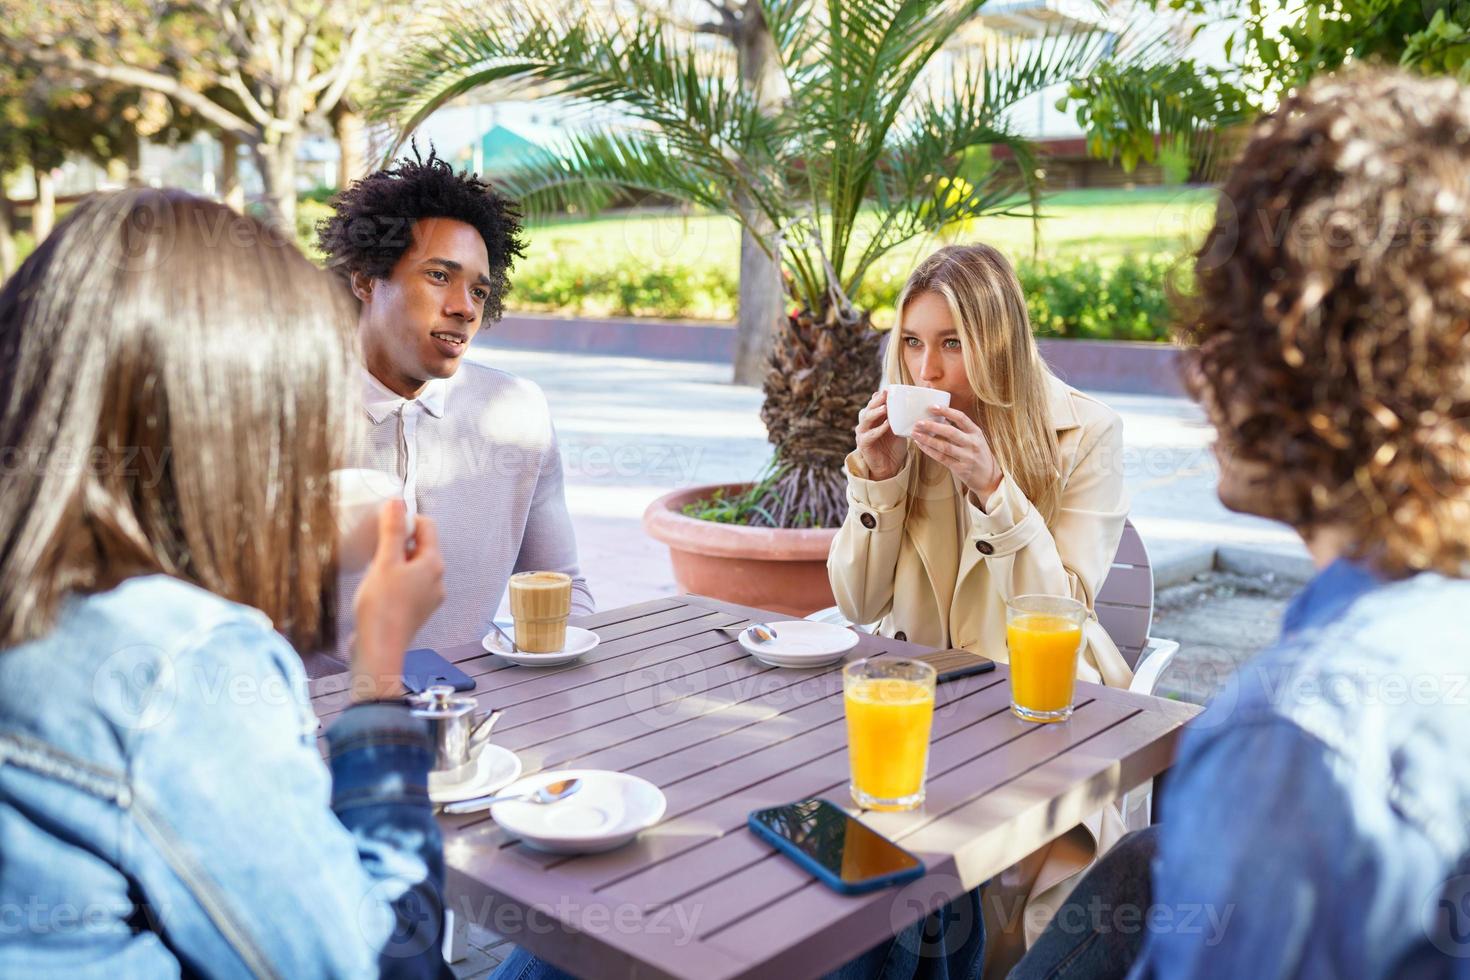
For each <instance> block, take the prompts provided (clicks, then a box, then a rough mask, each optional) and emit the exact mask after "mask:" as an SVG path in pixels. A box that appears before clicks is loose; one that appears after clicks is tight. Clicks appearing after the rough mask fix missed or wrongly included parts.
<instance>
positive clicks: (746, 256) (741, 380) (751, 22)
mask: <svg viewBox="0 0 1470 980" xmlns="http://www.w3.org/2000/svg"><path fill="white" fill-rule="evenodd" d="M734 42H735V51H736V61H737V67H738V71H739V76H740V85H741V87H742V88H744V89H745V90H746V91H747V92H750V93H752V94H753V95H754V96H755V99H756V103H757V105H759V106H761V107H762V108H763V109H770V110H771V111H775V109H776V108H777V107H778V106H779V104H780V101H781V99H782V98H783V97H784V94H785V93H784V91H783V90H784V79H783V77H782V75H781V66H780V61H779V54H778V52H777V51H776V42H775V39H774V38H772V37H771V32H770V29H769V28H768V27H767V26H766V20H765V16H764V15H763V14H762V13H761V8H760V5H759V4H756V3H748V4H746V5H745V9H744V13H743V14H742V15H741V19H740V24H739V27H738V29H737V33H736V35H735V38H734ZM756 224H757V225H758V227H759V228H760V230H761V231H762V232H763V233H764V235H763V237H765V238H766V239H767V242H768V243H769V246H770V248H771V251H772V252H773V253H774V256H775V257H774V258H773V257H772V256H769V255H767V254H766V253H765V251H764V250H763V249H762V248H761V247H760V245H759V244H758V241H757V238H756V236H755V235H754V234H752V233H751V232H750V230H749V229H745V228H742V230H741V234H740V295H739V314H738V316H739V319H738V321H737V323H736V327H735V364H734V368H735V371H734V381H735V383H736V384H747V385H756V384H760V383H761V380H762V379H763V378H764V377H765V376H766V371H767V370H768V369H769V361H770V357H771V343H772V338H773V337H774V335H775V332H776V329H777V326H778V324H779V323H780V321H781V319H782V317H781V305H782V299H783V297H782V289H781V259H780V255H781V243H780V240H779V238H777V237H776V235H775V229H774V228H773V227H772V226H771V225H770V223H769V221H765V220H761V221H758V222H756Z"/></svg>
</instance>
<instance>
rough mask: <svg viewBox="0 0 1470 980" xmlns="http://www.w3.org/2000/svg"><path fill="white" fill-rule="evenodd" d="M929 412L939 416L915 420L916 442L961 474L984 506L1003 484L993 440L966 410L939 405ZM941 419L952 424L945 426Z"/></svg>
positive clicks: (965, 483) (955, 472)
mask: <svg viewBox="0 0 1470 980" xmlns="http://www.w3.org/2000/svg"><path fill="white" fill-rule="evenodd" d="M929 412H930V413H931V414H932V415H934V416H936V417H935V418H928V419H920V420H919V421H918V422H915V423H914V442H916V443H918V445H919V449H921V450H922V451H923V452H924V453H925V454H926V455H928V456H930V457H931V458H933V459H934V460H936V461H938V462H940V463H943V464H944V465H945V466H946V467H947V468H948V469H949V471H950V472H951V473H953V474H954V475H955V476H957V477H959V478H960V482H961V483H963V484H964V485H965V487H966V489H968V490H969V491H970V492H971V493H973V494H974V495H975V497H976V499H977V500H979V501H980V503H981V505H982V506H983V505H984V503H985V501H987V500H989V499H990V495H991V494H993V493H995V490H996V488H997V487H999V486H1000V479H1001V476H1002V473H1001V470H1000V464H999V463H997V462H996V461H995V454H994V453H992V452H991V451H990V441H989V440H987V439H986V438H985V433H984V432H981V431H980V426H978V425H976V424H975V420H974V419H972V418H970V417H969V416H968V415H966V414H965V413H964V412H958V411H955V410H954V409H952V408H942V407H940V406H938V405H935V406H932V407H931V408H930V409H929ZM941 419H947V420H949V422H950V423H951V424H950V425H945V424H944V422H942V421H940V420H941Z"/></svg>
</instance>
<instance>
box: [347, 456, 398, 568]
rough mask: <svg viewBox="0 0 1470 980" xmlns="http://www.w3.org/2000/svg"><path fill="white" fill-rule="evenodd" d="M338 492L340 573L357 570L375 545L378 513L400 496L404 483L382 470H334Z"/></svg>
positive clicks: (364, 565) (371, 554)
mask: <svg viewBox="0 0 1470 980" xmlns="http://www.w3.org/2000/svg"><path fill="white" fill-rule="evenodd" d="M332 482H333V484H335V486H336V493H337V564H338V566H339V568H340V570H341V571H343V572H360V571H362V570H363V569H364V568H366V567H367V566H368V563H369V562H371V561H372V560H373V552H374V551H376V550H377V548H378V513H379V512H380V511H381V510H382V509H383V505H384V504H385V503H387V502H388V501H390V500H397V499H399V498H400V497H402V496H403V484H402V483H401V482H400V481H399V480H398V478H397V477H395V476H393V474H391V473H384V472H383V471H382V470H366V469H350V470H335V471H333V473H332Z"/></svg>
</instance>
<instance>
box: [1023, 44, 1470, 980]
mask: <svg viewBox="0 0 1470 980" xmlns="http://www.w3.org/2000/svg"><path fill="white" fill-rule="evenodd" d="M1196 274H1197V279H1198V289H1197V294H1196V296H1195V297H1194V299H1193V302H1192V306H1191V309H1190V310H1189V316H1188V318H1187V320H1186V321H1185V322H1186V327H1185V333H1186V339H1187V340H1188V341H1190V347H1189V349H1188V352H1187V354H1186V357H1185V363H1186V376H1187V378H1188V381H1189V384H1190V387H1191V389H1192V390H1193V392H1194V393H1195V395H1196V397H1197V398H1198V399H1199V401H1200V402H1201V404H1202V405H1203V406H1204V408H1205V410H1206V412H1207V413H1208V414H1209V416H1210V418H1211V420H1212V421H1213V422H1214V424H1215V427H1216V428H1217V430H1218V433H1219V437H1218V441H1217V443H1216V447H1215V452H1216V455H1217V457H1218V459H1219V463H1220V489H1219V492H1220V498H1221V500H1223V501H1224V502H1225V503H1226V505H1227V506H1229V507H1231V508H1233V509H1235V510H1239V511H1244V512H1248V513H1253V514H1259V515H1263V516H1266V517H1270V518H1274V519H1277V520H1281V521H1284V522H1286V523H1288V524H1290V525H1291V526H1292V527H1293V528H1295V529H1296V530H1297V531H1298V532H1299V533H1300V534H1301V536H1302V538H1303V540H1304V541H1305V542H1306V544H1307V547H1308V549H1309V550H1310V552H1311V554H1312V556H1313V558H1314V560H1315V563H1316V564H1317V566H1318V568H1319V572H1318V574H1317V576H1316V577H1315V578H1314V579H1313V580H1312V581H1311V583H1309V584H1308V585H1307V586H1306V588H1305V589H1304V590H1303V591H1302V592H1301V593H1300V594H1299V595H1297V596H1296V597H1295V599H1294V600H1293V601H1292V603H1291V605H1290V606H1289V608H1288V609H1287V611H1286V614H1285V616H1284V618H1283V622H1282V634H1281V638H1280V640H1279V641H1278V642H1277V643H1276V644H1275V645H1274V646H1273V647H1271V648H1270V649H1268V650H1266V651H1265V652H1263V653H1262V654H1260V655H1259V656H1258V657H1257V658H1256V659H1254V660H1252V661H1250V662H1248V663H1247V664H1245V665H1244V666H1242V667H1241V668H1240V670H1239V671H1238V672H1237V674H1236V675H1235V677H1234V678H1233V679H1232V680H1231V682H1230V683H1229V684H1228V685H1227V687H1226V688H1225V689H1224V691H1222V692H1221V693H1220V695H1218V696H1217V697H1216V699H1215V700H1214V702H1213V703H1212V704H1211V705H1210V707H1209V708H1208V709H1207V710H1206V712H1205V713H1204V714H1203V715H1201V716H1200V717H1199V718H1197V719H1196V720H1195V721H1194V722H1193V723H1192V724H1191V726H1190V727H1189V729H1188V730H1187V731H1186V733H1185V735H1184V737H1183V739H1182V741H1181V744H1180V748H1179V754H1178V758H1177V760H1176V763H1175V766H1174V769H1173V772H1172V775H1171V778H1170V779H1169V781H1168V782H1167V783H1166V786H1165V789H1164V791H1163V799H1162V820H1161V822H1160V823H1159V824H1157V825H1155V826H1154V827H1153V828H1150V830H1148V831H1145V832H1143V833H1141V834H1138V835H1133V836H1131V837H1129V838H1126V839H1125V840H1124V841H1123V842H1122V843H1120V844H1119V845H1118V846H1117V847H1116V848H1114V849H1113V851H1112V852H1110V853H1109V855H1108V856H1107V857H1105V858H1104V859H1103V860H1102V862H1100V863H1099V864H1098V865H1097V866H1096V867H1095V868H1094V870H1093V871H1092V872H1091V873H1090V874H1089V875H1088V877H1086V878H1085V879H1084V880H1083V881H1082V882H1081V883H1080V884H1079V886H1078V888H1077V889H1076V891H1074V892H1073V894H1072V896H1071V898H1070V900H1069V902H1068V903H1067V904H1066V905H1064V906H1063V907H1062V908H1061V909H1060V910H1059V911H1058V912H1057V915H1056V916H1055V917H1054V918H1053V920H1052V922H1051V924H1050V925H1049V926H1048V928H1047V931H1046V932H1045V933H1043V935H1042V937H1041V938H1040V940H1039V941H1038V942H1037V944H1036V945H1035V946H1034V947H1033V948H1032V950H1031V952H1030V953H1029V954H1028V956H1027V957H1026V959H1024V960H1023V961H1022V962H1021V964H1020V965H1019V966H1018V967H1017V968H1016V970H1015V971H1014V972H1013V973H1012V976H1013V977H1017V978H1031V977H1052V976H1058V975H1060V974H1063V973H1065V974H1066V975H1067V976H1075V977H1094V976H1122V975H1124V974H1127V975H1128V976H1133V977H1206V976H1208V977H1288V976H1292V977H1296V976H1303V977H1324V978H1326V977H1361V978H1374V977H1388V976H1409V975H1412V976H1436V977H1440V976H1446V977H1447V976H1464V975H1466V964H1467V963H1470V877H1467V875H1470V818H1467V814H1470V765H1467V764H1466V762H1465V758H1464V753H1465V746H1466V745H1470V704H1467V701H1470V685H1467V680H1470V673H1467V672H1470V643H1467V641H1466V638H1465V636H1466V633H1465V616H1466V610H1470V583H1467V582H1466V581H1465V577H1466V575H1467V571H1470V565H1467V560H1470V484H1467V482H1466V479H1467V476H1470V90H1467V89H1465V88H1463V87H1461V86H1459V85H1458V84H1456V83H1455V82H1454V81H1452V80H1448V79H1438V80H1425V79H1415V78H1410V77H1408V76H1405V75H1402V74H1397V73H1380V72H1368V73H1349V74H1347V75H1345V76H1342V77H1334V78H1326V79H1322V80H1319V81H1317V82H1314V83H1313V84H1311V85H1310V86H1308V87H1307V88H1306V89H1305V90H1304V91H1302V92H1300V93H1298V94H1296V95H1294V96H1292V97H1291V98H1289V99H1287V100H1286V101H1285V102H1284V103H1283V104H1282V105H1281V107H1280V108H1279V109H1278V110H1277V111H1276V112H1274V113H1272V114H1271V115H1270V116H1268V117H1267V118H1265V119H1264V120H1262V121H1261V122H1260V123H1259V124H1258V125H1257V126H1256V128H1255V131H1254V133H1253V135H1252V138H1251V140H1250V142H1249V145H1248V146H1247V147H1246V148H1245V151H1244V154H1243V156H1242V157H1241V159H1240V160H1239V162H1238V163H1237V165H1236V166H1235V168H1234V171H1233V173H1232V174H1231V176H1230V178H1229V180H1228V181H1227V183H1226V185H1225V188H1224V192H1223V194H1222V196H1221V200H1220V203H1219V209H1218V213H1217V218H1216V222H1215V225H1214V227H1213V228H1212V229H1211V231H1210V233H1209V235H1208V236H1207V238H1206V240H1205V242H1204V244H1203V246H1202V247H1201V248H1200V250H1199V253H1198V256H1197V259H1196Z"/></svg>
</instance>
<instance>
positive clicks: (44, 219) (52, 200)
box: [31, 166, 56, 245]
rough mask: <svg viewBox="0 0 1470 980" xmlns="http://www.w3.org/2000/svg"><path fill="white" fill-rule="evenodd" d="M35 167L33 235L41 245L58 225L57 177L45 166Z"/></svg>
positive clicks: (32, 209)
mask: <svg viewBox="0 0 1470 980" xmlns="http://www.w3.org/2000/svg"><path fill="white" fill-rule="evenodd" d="M33 169H34V171H35V174H36V202H35V204H33V205H31V236H32V237H34V238H35V239H36V244H37V245H39V244H41V242H42V241H43V240H45V238H46V236H47V235H49V234H51V229H52V228H54V227H56V178H55V177H53V176H52V175H51V171H50V170H48V169H47V168H45V167H41V166H36V167H34V168H33Z"/></svg>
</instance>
